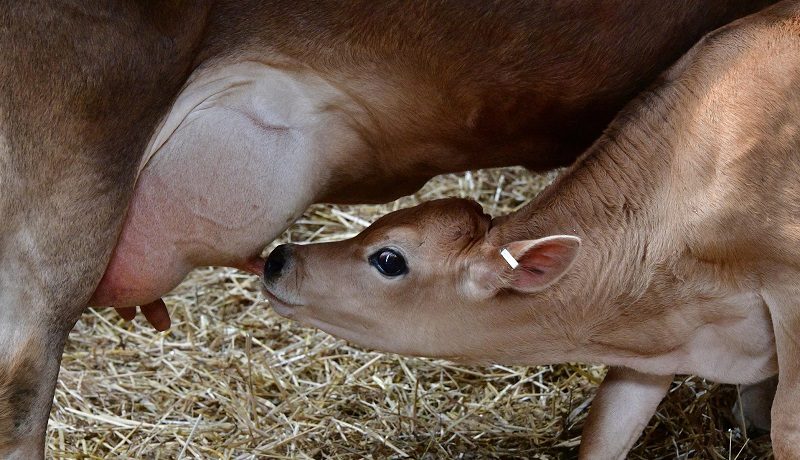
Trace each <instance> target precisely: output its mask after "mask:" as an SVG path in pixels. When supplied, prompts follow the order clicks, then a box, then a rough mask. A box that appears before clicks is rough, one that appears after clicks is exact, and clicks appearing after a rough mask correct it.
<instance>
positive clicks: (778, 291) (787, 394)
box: [762, 277, 800, 460]
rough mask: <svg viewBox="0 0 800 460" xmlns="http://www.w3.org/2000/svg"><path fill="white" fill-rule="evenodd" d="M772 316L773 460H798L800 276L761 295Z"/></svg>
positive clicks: (799, 417) (785, 281) (799, 427)
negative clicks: (774, 380) (774, 372)
mask: <svg viewBox="0 0 800 460" xmlns="http://www.w3.org/2000/svg"><path fill="white" fill-rule="evenodd" d="M762 297H763V298H764V301H765V302H766V303H767V306H768V307H769V312H770V315H771V316H772V328H773V331H774V333H775V349H776V352H777V355H778V387H777V389H776V390H775V399H774V400H773V402H772V427H771V432H770V436H771V438H772V451H773V454H774V455H775V458H776V459H778V460H781V459H797V458H800V303H798V302H799V301H800V277H795V278H794V279H785V280H782V282H781V285H780V287H779V288H772V289H767V290H765V292H763V293H762Z"/></svg>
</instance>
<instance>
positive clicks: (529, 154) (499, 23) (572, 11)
mask: <svg viewBox="0 0 800 460" xmlns="http://www.w3.org/2000/svg"><path fill="white" fill-rule="evenodd" d="M767 3H770V2H769V1H767V0H759V1H753V0H728V1H722V0H719V1H698V0H683V1H677V2H668V3H664V4H663V5H662V3H661V2H658V3H655V2H653V3H650V4H648V5H647V7H642V8H632V7H631V5H630V3H629V2H625V1H622V0H617V1H609V2H605V3H603V4H602V5H599V4H597V3H596V2H559V3H557V4H551V3H548V2H522V1H506V2H491V3H485V2H472V3H471V4H464V2H462V1H445V0H439V1H433V2H421V3H413V2H402V1H387V2H370V1H359V2H344V1H339V2H337V1H329V2H317V1H313V2H312V1H270V2H265V1H254V0H250V1H244V0H238V1H234V0H221V1H219V2H190V1H169V2H163V3H152V2H133V1H131V2H105V1H101V2H92V3H91V4H85V3H81V2H75V1H63V2H56V1H34V2H8V3H7V4H5V5H3V7H2V8H1V9H0V63H1V64H0V171H2V172H1V173H0V216H2V223H0V255H2V262H3V265H2V267H1V270H0V304H1V305H0V307H1V308H2V309H3V310H2V314H1V315H0V316H1V317H0V323H2V327H3V331H4V332H3V337H1V338H0V339H2V343H0V345H2V348H3V353H4V354H5V357H6V358H5V359H3V360H0V361H2V362H3V363H19V362H26V363H28V362H30V359H29V355H28V354H27V352H26V351H25V350H24V348H23V345H22V344H25V343H31V342H30V340H34V342H40V343H46V344H47V346H43V347H42V348H41V349H42V350H43V351H42V353H43V354H42V355H41V356H40V357H39V359H38V360H37V361H36V364H38V365H39V367H36V366H34V369H36V371H35V372H34V373H33V374H30V375H28V376H26V377H25V378H24V379H23V380H19V379H18V378H17V377H16V376H15V372H16V371H14V369H19V367H18V366H16V365H14V364H8V365H7V366H6V367H4V368H3V369H2V370H0V382H6V383H7V385H9V386H10V388H11V389H5V390H4V391H5V393H4V394H6V395H11V394H16V395H23V394H24V395H26V398H28V397H30V398H31V401H35V403H32V404H30V405H26V406H25V407H22V406H20V405H9V404H10V403H8V401H9V399H2V398H0V405H4V406H3V407H0V426H2V427H9V426H12V425H13V426H14V427H15V428H14V429H13V430H12V433H11V434H10V435H9V434H8V433H9V431H8V430H7V429H6V428H4V429H3V433H0V434H5V435H6V436H10V437H8V438H4V439H2V440H0V445H2V446H4V449H5V452H4V453H5V455H6V456H8V457H14V456H16V457H22V458H31V457H35V456H40V455H41V445H42V440H43V435H44V429H45V424H46V418H47V407H48V405H49V401H50V398H51V396H52V391H53V385H54V382H55V378H56V374H57V368H58V354H59V352H60V349H61V346H62V344H63V340H64V338H65V336H66V333H67V331H68V330H69V329H70V327H71V326H72V324H74V322H75V320H76V318H77V317H78V315H79V313H80V312H81V310H82V309H83V308H84V306H85V304H86V302H87V300H88V299H89V297H90V296H91V293H92V290H93V289H95V286H97V283H98V281H99V280H100V278H101V275H102V273H103V267H104V266H105V264H106V262H107V261H108V260H109V256H110V254H111V250H112V247H113V245H114V240H115V238H116V236H117V235H118V234H119V231H120V225H121V223H122V218H123V214H124V212H125V209H126V206H127V205H128V202H129V200H130V197H131V191H132V189H133V187H134V182H135V180H136V172H137V167H138V166H139V161H140V159H141V157H142V154H143V152H144V150H145V148H146V145H147V144H148V142H149V141H150V138H151V136H152V135H153V133H154V131H155V130H156V125H157V123H158V121H159V120H160V119H162V118H163V117H164V116H165V114H167V112H168V110H169V105H170V102H171V101H172V100H173V99H175V98H176V97H177V96H176V95H177V94H178V92H179V88H180V87H181V85H183V84H184V83H185V82H186V80H187V77H188V76H189V75H190V74H191V73H192V71H193V70H195V69H196V68H205V69H207V68H209V67H213V66H224V65H228V64H230V63H231V62H236V61H237V60H251V61H253V62H258V63H260V64H263V65H265V66H271V67H274V68H276V69H286V70H292V71H298V72H300V73H303V74H312V75H317V76H318V77H320V78H323V79H324V80H326V81H327V82H328V83H329V84H330V85H333V86H334V87H336V88H338V89H339V90H341V91H342V92H343V93H345V94H348V95H349V96H350V97H351V99H352V101H351V102H350V103H347V104H345V105H343V106H331V107H329V108H326V109H329V110H331V111H340V112H342V113H344V115H345V118H346V117H348V116H350V115H352V113H349V112H347V111H348V110H350V109H351V108H353V107H355V108H356V109H357V110H356V112H357V113H356V115H357V116H354V117H352V120H351V121H352V125H351V126H350V128H351V131H352V132H353V133H356V135H357V136H359V137H360V139H361V140H362V143H363V145H366V146H367V148H365V149H363V150H361V151H359V152H345V154H344V157H343V158H340V159H339V160H340V161H339V165H340V168H339V169H337V170H336V171H335V172H334V173H333V174H330V175H329V177H326V178H325V179H326V180H327V181H328V182H326V187H325V189H324V192H322V193H320V195H319V196H314V197H309V202H310V201H314V200H330V201H339V202H345V201H376V200H378V201H379V200H385V199H388V198H390V197H394V196H397V195H399V194H401V193H405V192H408V191H411V190H413V189H415V188H416V187H418V186H419V185H420V184H421V183H422V182H423V181H424V180H426V179H427V178H429V177H431V176H432V175H434V174H436V173H439V172H444V171H453V170H459V169H464V168H467V167H470V168H472V167H481V166H491V165H501V164H515V163H519V164H526V165H528V166H531V167H535V168H546V167H551V166H554V165H560V164H565V163H567V162H568V161H570V160H571V159H572V158H574V157H575V156H576V155H577V153H578V152H579V151H580V150H581V149H582V148H583V147H584V146H586V145H588V143H589V142H591V140H592V139H593V138H594V137H595V135H596V134H597V133H598V132H599V131H600V129H601V128H602V126H603V125H604V124H605V123H606V121H608V119H609V118H610V117H611V116H612V114H613V113H614V112H615V111H616V110H617V109H618V108H619V107H620V106H621V105H622V104H623V103H624V102H625V101H626V100H627V99H629V98H630V97H632V96H633V95H634V94H635V93H636V92H637V91H638V90H639V89H641V88H642V87H643V86H644V85H646V84H647V83H648V82H649V80H650V79H652V77H653V76H654V75H655V74H656V73H657V72H658V71H659V70H660V69H662V68H663V67H665V66H666V65H668V63H670V62H671V61H672V60H673V59H675V58H676V57H677V56H678V55H679V54H680V53H681V52H682V51H683V50H685V49H686V48H687V47H688V46H690V44H691V43H692V42H693V41H694V40H696V39H697V38H698V37H699V36H700V35H701V34H702V33H704V32H705V31H707V30H709V29H711V28H713V27H716V26H718V25H721V24H723V23H725V22H727V21H729V20H731V19H733V18H736V17H739V16H741V15H743V14H746V13H748V12H750V11H754V10H756V9H758V8H760V7H761V6H762V5H764V4H767ZM587 8H596V9H587ZM209 18H210V19H209ZM207 19H208V20H207ZM486 152H490V153H489V154H487V153H486ZM359 154H360V155H359ZM387 158H389V159H390V160H391V161H387V160H386V159H387ZM387 183H390V184H391V185H390V186H388V187H387V186H386V184H387ZM356 184H357V186H356ZM160 198H163V199H164V200H168V199H170V198H169V197H160ZM171 199H175V197H172V198H171ZM283 211H285V210H283ZM283 211H281V212H276V213H275V215H276V216H278V217H279V220H280V219H286V217H285V216H286V215H290V216H291V215H293V213H295V212H299V210H290V211H291V212H283ZM167 218H168V216H167ZM281 222H282V223H281V224H280V225H282V226H285V225H286V224H288V222H283V220H281ZM273 236H274V235H264V236H263V237H264V239H265V240H268V239H270V238H272V237H273ZM218 260H219V259H214V258H213V257H212V258H210V259H209V260H206V259H203V260H202V262H206V263H214V262H215V261H218ZM149 268H150V267H144V269H149ZM11 330H13V331H14V332H13V333H10V332H8V333H7V332H5V331H11ZM28 368H30V367H28ZM34 379H39V382H40V384H39V385H38V386H36V387H35V388H34V389H33V390H32V391H33V393H28V392H27V391H28V390H26V389H25V388H24V387H25V384H16V383H15V384H11V383H9V382H28V383H30V382H32V381H33V380H34ZM9 398H10V396H9ZM4 401H5V402H4ZM9 418H10V419H11V420H14V421H15V422H13V423H11V425H9V423H10V422H8V420H9ZM17 421H18V422H19V423H17Z"/></svg>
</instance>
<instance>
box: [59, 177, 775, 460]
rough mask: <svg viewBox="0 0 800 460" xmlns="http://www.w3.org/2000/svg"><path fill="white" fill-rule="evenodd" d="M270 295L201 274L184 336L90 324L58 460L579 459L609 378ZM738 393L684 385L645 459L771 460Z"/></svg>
mask: <svg viewBox="0 0 800 460" xmlns="http://www.w3.org/2000/svg"><path fill="white" fill-rule="evenodd" d="M552 177H553V175H552V174H550V175H543V176H538V175H532V174H530V173H528V172H526V171H524V170H522V169H520V168H505V169H495V170H486V171H479V172H472V173H467V174H459V175H446V176H441V177H437V178H436V179H434V180H432V181H431V182H430V183H429V184H428V185H426V186H425V187H424V188H423V189H422V190H421V191H420V192H419V193H417V194H416V195H415V196H413V197H407V198H403V199H401V200H398V201H397V202H394V203H390V204H388V205H384V206H326V205H318V206H314V207H312V208H311V209H309V210H308V212H307V213H306V214H305V216H304V217H303V218H302V219H301V220H300V222H298V223H297V224H296V225H294V226H293V227H292V228H291V229H289V230H288V231H287V232H286V233H285V234H284V235H283V236H282V237H281V239H280V240H279V241H278V242H284V241H292V242H308V241H328V240H335V239H341V238H346V237H349V236H352V235H354V234H356V233H357V232H358V231H360V230H361V229H362V228H363V227H364V226H365V225H367V224H368V223H369V222H371V221H373V220H374V219H375V218H377V217H378V216H380V215H382V214H384V213H386V212H388V211H391V210H393V209H397V208H400V207H406V206H411V205H413V204H415V203H417V202H419V201H421V200H429V199H434V198H438V197H444V196H463V197H471V198H476V199H478V200H479V201H480V202H481V203H483V205H484V209H485V210H486V211H487V212H489V213H490V214H494V215H497V214H502V213H506V212H508V211H511V210H514V209H516V208H518V207H519V206H521V205H523V204H524V203H525V202H527V201H528V200H529V199H530V198H531V197H532V196H533V195H535V194H536V193H537V192H538V191H540V190H541V189H542V188H543V187H544V186H545V185H546V184H547V183H548V182H549V181H550V180H551V179H552ZM278 242H276V244H277V243H278ZM258 282H259V281H258V279H256V278H255V277H252V276H249V275H246V274H243V273H240V272H237V271H235V270H230V269H201V270H197V271H195V272H194V273H193V274H192V275H191V276H190V277H189V279H187V280H186V281H185V282H184V283H183V284H182V285H181V286H179V287H178V288H177V289H176V290H175V291H174V292H173V293H172V294H171V295H170V296H169V297H167V298H166V299H165V300H166V302H167V305H168V306H169V307H170V310H171V312H172V318H173V326H172V329H171V330H170V331H169V332H166V333H157V332H155V331H154V330H152V329H151V328H150V327H149V326H146V325H145V323H144V320H143V319H137V320H136V321H134V322H133V323H126V322H124V321H122V320H121V319H120V318H119V317H118V316H117V315H116V314H115V313H114V312H112V311H110V310H107V309H106V310H90V311H88V312H87V313H85V314H84V315H83V318H82V319H81V321H80V322H79V323H78V325H77V326H76V327H75V329H74V331H73V332H72V334H71V336H70V341H69V343H68V345H67V348H66V350H65V353H64V358H63V362H62V368H61V374H60V378H59V382H58V386H57V388H56V394H55V403H54V405H53V410H52V414H51V417H50V427H49V433H48V451H49V452H50V453H51V454H52V455H53V456H54V457H55V458H69V459H95V458H137V459H139V458H143V459H181V458H183V459H189V458H201V459H206V458H224V459H250V458H297V459H304V458H342V459H361V458H374V459H379V458H380V459H382V458H406V457H409V458H420V459H439V458H443V459H446V458H460V459H479V458H520V457H523V458H541V459H553V458H574V457H575V456H576V455H577V446H578V444H579V442H580V430H581V426H582V424H583V422H584V420H585V417H586V414H587V410H588V407H589V405H590V403H591V400H592V397H593V395H594V394H595V391H596V388H597V384H598V383H599V382H600V381H601V380H602V378H603V375H604V373H605V370H604V368H603V367H601V366H586V365H577V364H564V365H558V366H543V367H506V366H499V365H496V366H488V367H481V366H466V365H459V364H453V363H450V362H446V361H437V360H428V359H421V358H405V357H400V356H397V355H391V354H382V353H375V352H372V351H369V350H364V349H361V348H358V347H354V346H350V345H348V344H347V343H346V342H344V341H341V340H337V339H334V338H332V337H331V336H329V335H327V334H325V333H323V332H320V331H317V330H313V329H307V328H303V327H300V326H298V325H297V324H293V323H290V322H288V321H287V320H284V319H282V318H280V317H278V316H277V315H276V314H275V313H273V312H272V311H271V310H270V309H269V307H268V305H267V304H266V302H265V301H264V300H263V297H262V295H261V294H260V293H259V291H258ZM735 398H736V390H735V388H733V387H730V386H725V385H716V384H712V383H709V382H705V381H703V380H701V379H697V378H691V377H690V378H681V379H679V380H676V382H675V384H674V385H673V388H672V390H671V392H670V395H669V397H668V398H667V399H666V401H665V402H664V403H662V405H661V407H660V408H659V410H658V413H657V414H656V416H655V417H653V419H652V420H651V423H650V425H649V426H648V427H647V428H646V429H645V431H644V435H643V436H642V437H641V438H640V440H639V441H638V442H637V444H636V447H635V448H634V450H633V452H632V453H631V455H630V458H634V459H659V458H668V459H672V458H703V459H706V458H708V459H751V458H767V457H770V456H771V454H770V448H769V442H768V440H765V439H748V438H746V437H745V436H744V435H743V433H741V432H740V430H739V429H738V428H736V427H735V426H733V425H732V424H731V423H730V422H729V421H728V419H727V411H728V408H729V407H730V406H731V405H732V403H733V402H734V400H735Z"/></svg>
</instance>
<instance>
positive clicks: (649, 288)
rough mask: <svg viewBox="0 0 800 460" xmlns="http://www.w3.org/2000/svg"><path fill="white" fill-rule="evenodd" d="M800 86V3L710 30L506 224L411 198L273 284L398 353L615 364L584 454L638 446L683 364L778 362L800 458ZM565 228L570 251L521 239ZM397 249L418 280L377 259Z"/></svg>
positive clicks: (763, 371)
mask: <svg viewBox="0 0 800 460" xmlns="http://www.w3.org/2000/svg"><path fill="white" fill-rule="evenodd" d="M798 88H800V2H798V1H797V0H792V1H784V2H782V3H781V4H779V5H776V6H775V7H772V8H769V9H767V10H765V11H763V12H761V13H759V14H756V15H753V16H751V17H748V18H746V19H743V20H740V21H738V22H736V23H734V24H732V25H730V26H728V27H725V28H723V29H721V30H719V31H717V32H715V33H712V34H710V35H709V36H708V37H706V38H705V39H704V40H703V41H702V42H701V43H700V44H698V45H697V46H695V47H694V48H693V49H692V51H690V52H689V53H688V54H687V55H686V56H685V57H684V58H682V59H681V61H679V62H678V63H677V64H676V65H675V66H674V67H673V68H672V69H671V70H670V71H668V72H667V73H666V74H665V75H664V77H663V78H662V81H661V82H660V84H659V85H658V86H657V87H656V88H655V89H654V90H652V91H649V92H646V93H645V94H643V95H642V96H641V97H639V98H638V99H637V100H636V101H635V102H634V103H632V104H631V106H630V107H629V108H628V109H626V110H624V111H623V113H622V114H621V115H620V116H619V117H618V118H617V119H616V121H614V122H613V123H612V125H611V127H610V128H609V129H608V131H607V132H606V134H605V135H604V136H603V137H602V138H601V139H600V140H599V141H598V142H597V143H596V144H595V145H594V146H593V147H592V148H591V149H590V150H589V152H588V153H587V154H586V155H585V156H583V157H582V158H581V159H579V160H578V162H577V163H576V165H574V166H573V167H571V168H570V169H569V170H568V171H567V172H566V173H565V174H563V175H562V176H561V177H560V178H559V179H558V180H557V181H556V182H555V183H554V184H553V185H552V186H551V187H549V188H548V189H547V190H546V191H544V192H543V193H542V194H541V195H540V196H539V197H537V198H536V199H535V200H533V201H532V202H531V203H529V204H528V205H527V206H525V207H524V208H522V209H521V210H519V211H517V212H516V213H513V214H511V215H509V216H506V217H502V218H499V219H496V220H494V221H493V222H491V223H490V221H489V219H488V217H487V216H485V215H483V214H482V213H481V212H479V210H478V209H476V207H475V205H474V203H472V202H469V201H466V200H455V199H451V200H443V201H434V202H430V203H426V204H423V205H421V206H419V207H416V208H410V209H405V210H401V211H398V212H395V213H392V214H389V215H387V216H385V217H383V218H381V219H380V220H378V221H377V222H376V223H375V224H373V226H371V227H370V228H369V229H367V230H366V231H364V232H363V233H362V234H360V235H359V236H357V237H356V238H353V239H351V240H346V241H343V242H338V243H329V244H321V245H311V246H299V247H291V249H284V250H282V251H283V252H282V254H283V258H282V267H283V268H281V270H280V271H277V272H276V271H274V270H273V271H271V272H269V271H268V273H267V276H266V279H265V283H266V286H267V290H268V294H269V295H270V297H271V300H272V301H273V304H274V305H275V306H276V309H277V310H278V311H279V312H280V313H282V314H285V315H287V316H289V317H292V318H296V319H299V320H300V321H302V322H304V323H307V324H310V325H314V326H317V327H320V328H322V329H324V330H327V331H329V332H331V333H333V334H335V335H339V336H342V337H344V338H348V339H350V340H353V341H355V342H357V343H359V344H363V345H366V346H371V347H376V348H379V349H382V350H386V351H393V352H400V353H406V354H414V355H426V356H439V357H449V358H454V359H456V358H457V359H461V360H466V361H473V362H486V361H494V362H501V363H509V364H510V363H522V364H526V365H534V364H548V363H554V362H563V361H584V362H600V363H606V364H609V365H612V366H615V368H614V369H613V370H612V371H611V372H610V373H609V377H608V379H607V381H606V382H604V384H603V386H602V387H601V389H600V391H599V393H598V396H597V399H596V404H595V407H594V408H593V411H592V412H593V414H592V416H590V417H589V419H588V420H587V424H586V427H585V432H584V438H583V446H582V451H581V452H582V456H583V457H585V458H620V457H622V456H624V455H625V453H626V451H627V450H628V449H629V448H630V446H631V445H632V443H633V442H634V441H635V439H636V437H637V436H638V433H640V430H641V428H642V427H643V426H644V424H646V422H647V420H648V419H649V418H650V416H651V415H652V413H653V411H654V410H655V407H656V405H657V404H658V402H659V401H660V399H661V398H662V397H663V395H664V394H665V392H666V390H667V388H668V386H669V382H670V381H671V379H672V376H673V375H674V374H675V373H691V374H699V375H701V376H703V377H706V378H710V379H713V380H716V381H721V382H727V383H752V382H757V381H759V380H762V379H764V378H767V377H769V376H771V375H773V374H774V373H775V372H778V389H777V393H776V396H775V404H774V406H773V409H772V439H773V447H774V452H775V455H776V457H777V458H781V459H789V458H800V422H798V415H797V414H798V413H800V398H799V397H798V393H797V391H798V390H799V389H800V364H798V357H800V345H799V343H800V342H798V340H797V334H798V331H800V288H798V286H800V226H798V223H797V222H798V215H800V180H799V179H798V178H800V161H798V155H800V91H798ZM576 237H578V238H580V240H581V241H582V243H581V247H580V250H575V249H574V245H573V246H570V244H573V243H571V242H572V241H574V240H575V238H576ZM553 238H556V239H561V241H562V242H561V243H559V244H562V246H561V248H562V249H563V251H562V252H557V251H553V250H551V249H548V250H547V251H545V252H542V253H536V252H533V253H528V252H525V251H523V250H519V252H515V251H517V249H516V248H523V247H525V248H527V247H532V246H531V242H532V241H535V242H542V241H552V239H553ZM383 247H389V248H393V249H394V250H396V251H399V252H401V253H402V254H403V255H404V256H405V258H406V259H407V260H408V266H409V269H408V272H407V273H406V274H405V275H402V276H398V277H395V278H387V277H385V276H382V275H381V274H379V273H378V271H376V270H375V269H374V268H373V267H372V266H371V265H370V263H369V262H368V261H369V256H370V255H371V254H375V253H376V251H378V252H380V251H381V249H380V248H383ZM501 248H506V249H509V250H510V251H511V252H512V255H515V256H517V257H518V259H519V260H520V263H521V264H522V266H521V267H520V268H517V269H512V268H510V267H509V265H508V264H507V263H506V261H505V260H503V258H502V257H501V255H500V249H501ZM564 248H567V249H564ZM523 258H528V260H529V261H532V260H533V261H535V262H536V264H534V265H532V266H527V265H525V263H526V262H524V259H523ZM562 259H563V260H565V261H566V262H564V263H562V262H561V260H562ZM573 261H574V264H573V263H572V262H573ZM567 262H569V263H567ZM528 263H530V262H528ZM549 270H555V271H556V273H555V275H558V276H553V277H551V278H548V279H547V282H541V283H540V284H536V283H538V280H539V279H540V278H542V277H544V275H547V274H548V273H549ZM562 275H563V277H562ZM525 280H532V281H525ZM554 280H555V284H549V283H551V282H553V281H554ZM525 283H532V284H525Z"/></svg>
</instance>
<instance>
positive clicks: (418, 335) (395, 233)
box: [264, 199, 580, 362]
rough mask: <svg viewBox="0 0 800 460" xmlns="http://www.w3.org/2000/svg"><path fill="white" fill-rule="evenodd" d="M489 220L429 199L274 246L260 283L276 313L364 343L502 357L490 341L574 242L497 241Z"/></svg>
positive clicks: (508, 333)
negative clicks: (362, 224)
mask: <svg viewBox="0 0 800 460" xmlns="http://www.w3.org/2000/svg"><path fill="white" fill-rule="evenodd" d="M491 228H492V219H491V217H490V216H488V215H486V214H484V213H483V212H482V209H481V207H480V205H479V204H478V203H476V202H474V201H470V200H464V199H443V200H436V201H431V202H427V203H424V204H422V205H420V206H417V207H414V208H409V209H403V210H400V211H397V212H393V213H390V214H388V215H386V216H384V217H382V218H381V219H379V220H377V221H376V222H375V223H374V224H373V225H371V226H370V227H369V228H367V229H366V230H364V231H363V232H362V233H361V234H359V235H357V236H356V237H354V238H351V239H349V240H344V241H339V242H334V243H323V244H312V245H305V246H298V245H282V246H279V247H278V248H276V249H275V250H274V251H273V252H272V254H271V255H270V257H269V258H268V260H267V263H266V266H265V274H264V285H265V288H266V289H265V290H266V293H267V296H268V297H269V299H270V302H271V304H272V305H273V307H274V309H275V310H276V311H277V312H278V313H279V314H281V315H283V316H286V317H289V318H292V319H295V320H298V321H300V322H301V323H304V324H307V325H310V326H314V327H318V328H320V329H322V330H324V331H326V332H328V333H331V334H333V335H335V336H339V337H342V338H345V339H347V340H350V341H352V342H355V343H358V344H360V345H363V346H367V347H371V348H376V349H380V350H384V351H390V352H397V353H402V354H410V355H421V356H432V357H446V358H450V359H455V360H462V361H475V362H479V361H492V360H495V359H500V357H501V356H503V353H502V351H501V350H499V349H498V347H499V348H503V347H504V346H505V345H504V344H507V343H509V341H512V340H515V339H514V336H515V335H518V334H519V332H520V331H521V329H520V327H521V326H522V325H521V323H522V322H525V321H529V320H530V318H531V314H532V313H535V312H536V310H537V305H535V303H536V301H535V300H534V304H533V305H531V304H530V303H529V302H526V301H525V300H526V299H528V300H532V299H533V298H532V297H531V296H530V295H531V294H534V293H542V292H544V291H546V290H547V288H548V287H549V286H550V285H551V284H553V283H555V282H556V281H558V280H559V278H561V277H562V275H564V274H565V273H566V272H567V271H568V270H569V269H570V267H571V265H572V262H573V261H574V259H575V257H576V255H577V252H578V249H579V246H580V240H579V239H578V238H577V237H574V236H566V235H555V236H547V237H544V238H539V239H533V240H520V241H511V242H507V243H506V244H503V245H502V246H500V245H497V244H495V243H492V242H491V238H489V234H490V231H491ZM503 250H506V251H508V253H507V254H506V255H507V256H509V255H510V256H511V257H512V258H513V259H514V260H507V259H506V258H505V257H504V256H503V255H502V254H501V251H503ZM515 261H516V264H518V265H516V267H515V268H512V265H515ZM537 297H539V296H537ZM528 327H530V325H528ZM515 331H517V332H515Z"/></svg>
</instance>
